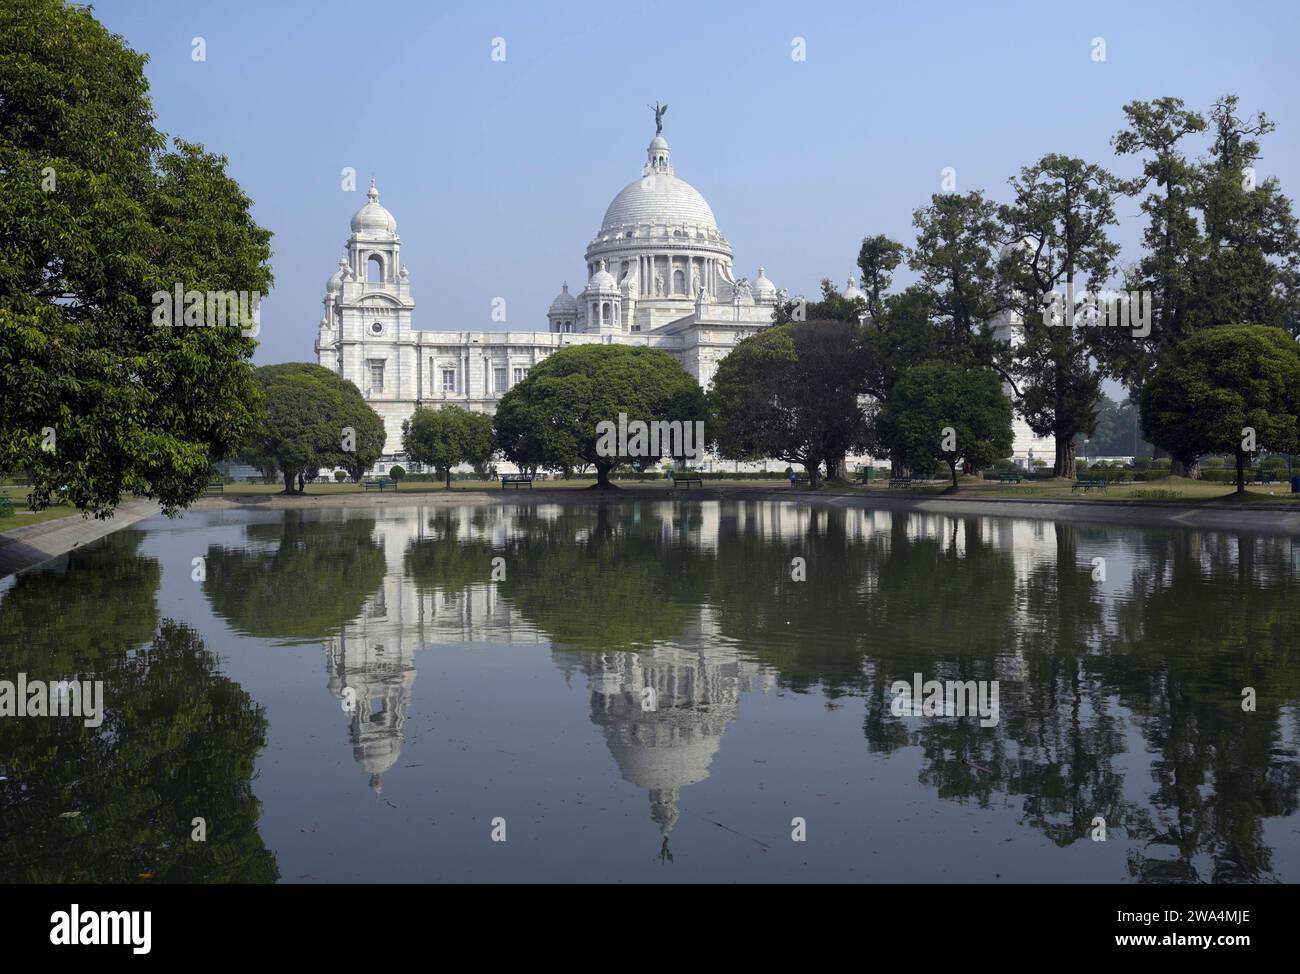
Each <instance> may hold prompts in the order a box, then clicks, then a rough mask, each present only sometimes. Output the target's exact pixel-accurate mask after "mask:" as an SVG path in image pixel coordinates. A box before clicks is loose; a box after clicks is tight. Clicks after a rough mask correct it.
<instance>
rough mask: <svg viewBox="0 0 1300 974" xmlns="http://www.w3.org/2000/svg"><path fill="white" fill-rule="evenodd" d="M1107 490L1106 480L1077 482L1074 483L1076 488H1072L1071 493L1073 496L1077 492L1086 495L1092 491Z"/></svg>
mask: <svg viewBox="0 0 1300 974" xmlns="http://www.w3.org/2000/svg"><path fill="white" fill-rule="evenodd" d="M1105 489H1106V481H1104V480H1076V481H1075V482H1074V486H1073V487H1071V488H1070V493H1071V494H1073V493H1074V492H1075V491H1079V490H1081V491H1083V492H1084V493H1085V494H1086V493H1088V491H1090V490H1105Z"/></svg>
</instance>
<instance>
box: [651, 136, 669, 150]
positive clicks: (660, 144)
mask: <svg viewBox="0 0 1300 974" xmlns="http://www.w3.org/2000/svg"><path fill="white" fill-rule="evenodd" d="M650 148H651V149H667V148H668V140H667V139H665V138H664V137H663V136H662V135H656V136H655V137H654V138H653V139H651V140H650Z"/></svg>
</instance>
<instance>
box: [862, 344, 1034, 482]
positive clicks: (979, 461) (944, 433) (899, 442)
mask: <svg viewBox="0 0 1300 974" xmlns="http://www.w3.org/2000/svg"><path fill="white" fill-rule="evenodd" d="M879 428H880V435H881V438H882V440H883V441H884V443H885V445H886V446H887V447H888V448H889V451H890V456H891V457H893V458H894V459H896V460H900V461H902V462H903V463H905V464H907V465H908V466H910V467H915V468H924V467H926V466H929V465H930V464H931V463H932V462H933V461H935V460H941V461H943V462H944V463H946V464H948V467H949V468H950V469H951V471H952V485H953V486H954V487H956V486H957V466H958V465H959V464H962V463H967V464H970V465H971V466H973V467H985V466H988V465H989V464H991V463H993V462H994V461H995V460H999V459H1001V458H1002V457H1005V456H1009V455H1010V453H1011V448H1012V436H1011V401H1010V400H1009V399H1007V397H1006V396H1005V395H1003V393H1002V383H1001V382H1000V381H999V378H998V375H997V373H996V372H994V371H993V370H992V369H988V368H963V367H962V366H960V365H951V364H948V363H945V362H925V363H923V364H921V365H918V366H916V367H915V368H912V369H909V370H908V371H907V373H906V374H905V375H904V376H903V378H902V379H900V380H899V382H898V383H897V384H896V385H895V386H894V388H893V391H892V392H891V393H890V397H889V401H888V402H887V403H886V404H885V408H884V409H883V410H882V412H881V415H880V419H879Z"/></svg>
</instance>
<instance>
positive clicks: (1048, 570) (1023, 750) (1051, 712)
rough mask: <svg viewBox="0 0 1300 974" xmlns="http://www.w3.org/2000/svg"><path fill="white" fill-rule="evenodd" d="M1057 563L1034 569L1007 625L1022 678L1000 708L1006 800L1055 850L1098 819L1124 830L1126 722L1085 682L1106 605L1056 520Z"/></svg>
mask: <svg viewBox="0 0 1300 974" xmlns="http://www.w3.org/2000/svg"><path fill="white" fill-rule="evenodd" d="M1048 530H1049V531H1050V532H1051V533H1052V535H1054V538H1055V556H1054V557H1048V558H1044V559H1042V560H1040V561H1036V562H1034V563H1033V564H1032V567H1031V568H1030V570H1029V572H1028V574H1027V576H1026V577H1025V578H1024V580H1023V582H1022V584H1021V589H1020V604H1021V605H1022V606H1023V607H1024V609H1023V612H1021V613H1020V616H1019V618H1018V619H1016V620H1014V630H1015V633H1014V642H1013V644H1014V645H1016V646H1017V647H1018V650H1019V657H1020V660H1021V669H1022V672H1023V678H1022V680H1021V681H1020V699H1019V700H1018V701H1014V700H1013V701H1012V706H1006V703H1007V688H1006V687H1005V686H1004V687H1003V696H1004V708H1005V709H1004V713H1003V717H1002V725H1001V727H1000V728H999V730H1000V732H1001V734H1002V736H1003V737H1005V739H1006V740H1007V741H1008V742H1011V743H1014V750H1015V760H1014V761H1013V762H1011V763H1009V764H1008V765H1007V766H1006V767H1004V768H1002V769H1000V770H1001V771H1002V772H1003V773H1004V776H1005V782H1004V787H1005V789H1006V791H1007V792H1008V794H1013V795H1023V796H1025V797H1024V816H1025V822H1026V823H1027V824H1029V825H1032V826H1033V827H1034V828H1037V829H1040V830H1041V831H1042V832H1043V833H1044V834H1045V835H1047V836H1048V837H1049V838H1051V839H1052V841H1053V842H1055V843H1056V844H1057V845H1062V846H1064V845H1069V844H1070V843H1072V842H1075V841H1078V840H1079V839H1082V838H1084V837H1086V836H1088V834H1089V830H1090V829H1091V828H1092V820H1093V818H1094V817H1096V816H1101V817H1102V818H1104V819H1105V820H1106V824H1107V827H1108V828H1110V829H1115V828H1118V827H1121V826H1123V825H1124V823H1125V820H1126V816H1127V808H1126V805H1125V803H1124V801H1123V788H1124V777H1123V775H1122V774H1121V773H1120V772H1118V771H1117V770H1116V769H1115V758H1116V756H1117V755H1120V754H1122V753H1123V752H1124V749H1125V742H1124V717H1123V715H1122V714H1118V713H1115V712H1114V711H1115V709H1116V708H1115V706H1114V703H1113V701H1112V700H1110V699H1109V694H1108V693H1107V692H1106V691H1105V689H1104V688H1103V687H1102V686H1100V685H1099V684H1098V683H1097V681H1095V680H1094V679H1092V677H1091V676H1090V672H1089V671H1090V669H1091V667H1092V662H1091V660H1092V659H1093V658H1094V657H1095V655H1096V653H1097V652H1098V651H1099V650H1100V646H1101V643H1102V640H1103V638H1104V635H1105V607H1104V604H1103V602H1102V599H1101V593H1100V588H1099V585H1098V583H1097V582H1094V581H1093V578H1092V566H1091V563H1090V562H1089V561H1086V560H1085V561H1082V562H1081V561H1080V557H1079V531H1078V528H1077V526H1075V525H1073V524H1067V523H1057V524H1054V525H1052V526H1050V527H1049V529H1048Z"/></svg>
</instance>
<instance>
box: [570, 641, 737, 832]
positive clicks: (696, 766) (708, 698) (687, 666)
mask: <svg viewBox="0 0 1300 974" xmlns="http://www.w3.org/2000/svg"><path fill="white" fill-rule="evenodd" d="M555 656H556V659H557V661H558V662H560V663H561V664H562V665H564V666H566V668H567V667H568V666H575V667H576V668H579V669H581V670H583V671H585V672H586V673H587V676H588V685H589V687H590V689H591V720H592V723H594V724H595V725H596V726H598V727H600V728H601V729H603V730H604V732H605V743H606V744H607V745H608V747H609V751H610V754H612V755H613V757H614V760H615V761H616V762H618V766H619V770H620V771H621V772H622V773H623V778H624V780H626V781H628V782H630V783H632V784H634V785H636V786H637V787H639V788H644V789H645V790H646V792H647V794H648V795H649V798H650V817H651V819H652V820H653V821H654V822H656V823H657V824H658V825H659V827H660V830H661V831H662V832H663V833H664V834H665V835H667V833H668V832H669V831H671V830H672V827H673V826H674V825H675V824H676V822H677V817H678V814H679V812H678V801H679V799H680V797H681V790H682V788H684V787H685V786H686V785H692V784H695V783H696V782H700V781H703V780H704V779H705V778H707V777H708V776H709V768H710V766H711V765H712V763H713V756H714V754H716V753H717V750H718V747H719V745H720V744H721V742H722V733H723V731H725V730H726V729H727V726H728V725H729V724H730V723H731V722H732V721H733V720H735V719H736V715H737V702H738V701H739V699H740V694H741V692H742V691H743V690H748V689H750V688H751V684H752V682H753V681H754V678H755V677H756V676H758V675H759V668H758V667H757V666H755V665H754V664H751V663H746V662H742V661H740V660H738V659H737V658H736V657H735V655H734V654H731V653H724V652H718V651H708V652H706V651H704V650H698V649H696V650H691V649H684V648H678V647H667V646H658V647H655V648H653V649H648V650H644V651H642V652H641V653H603V654H600V655H597V656H592V655H588V654H585V653H569V652H563V651H557V652H556V654H555ZM646 687H653V688H654V691H655V693H654V698H653V709H651V708H650V707H649V706H648V703H649V701H648V700H647V699H646V698H645V697H644V696H643V692H644V689H645V688H646ZM643 701H645V702H646V703H647V706H644V707H643Z"/></svg>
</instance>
